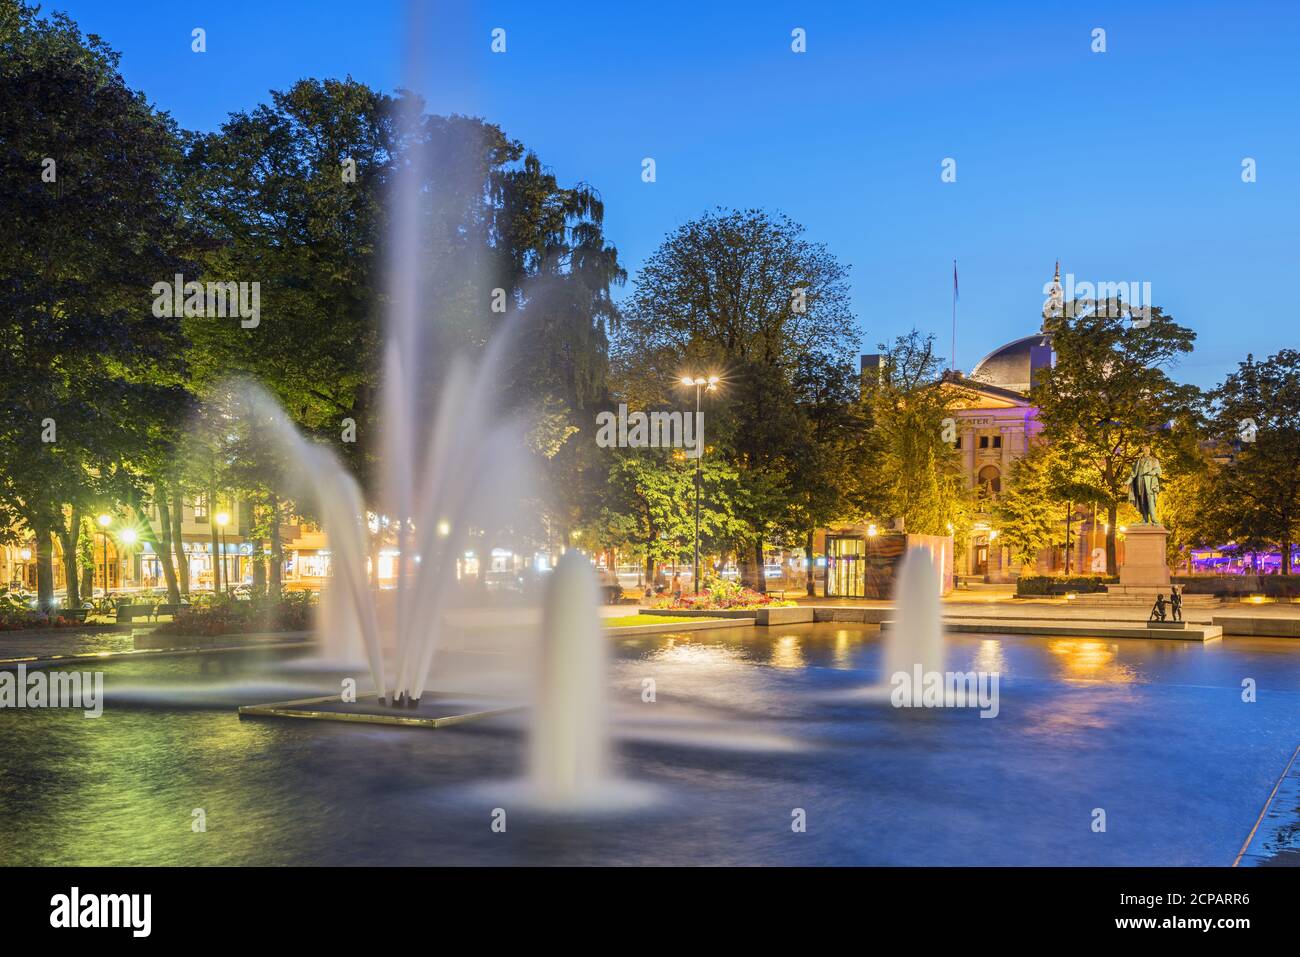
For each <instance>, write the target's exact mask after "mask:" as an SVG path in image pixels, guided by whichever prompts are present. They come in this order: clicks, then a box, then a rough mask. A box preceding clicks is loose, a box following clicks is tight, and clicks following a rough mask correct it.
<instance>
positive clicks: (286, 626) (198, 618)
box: [158, 592, 316, 637]
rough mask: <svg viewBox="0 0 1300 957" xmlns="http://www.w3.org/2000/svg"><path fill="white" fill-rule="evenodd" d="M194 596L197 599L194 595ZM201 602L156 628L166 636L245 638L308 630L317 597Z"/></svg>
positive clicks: (298, 594)
mask: <svg viewBox="0 0 1300 957" xmlns="http://www.w3.org/2000/svg"><path fill="white" fill-rule="evenodd" d="M196 597H197V596H196ZM204 597H205V598H206V600H205V601H203V602H202V603H191V604H190V605H187V606H185V607H184V608H180V609H177V612H176V616H175V618H174V619H173V620H172V621H171V622H170V623H166V624H162V625H159V626H158V632H159V633H160V634H165V635H195V636H202V637H214V636H216V635H246V634H251V633H253V632H259V631H272V632H274V631H308V630H310V628H311V627H312V609H313V608H314V607H315V605H316V596H315V594H313V593H311V592H292V593H287V594H285V595H284V596H283V597H282V598H281V599H280V600H279V601H272V600H271V599H269V598H267V597H265V596H254V597H253V598H252V599H251V600H248V601H240V600H238V599H233V598H227V597H226V596H225V595H217V596H215V597H212V596H204Z"/></svg>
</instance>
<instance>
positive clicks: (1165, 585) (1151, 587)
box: [1106, 525, 1169, 604]
mask: <svg viewBox="0 0 1300 957" xmlns="http://www.w3.org/2000/svg"><path fill="white" fill-rule="evenodd" d="M1168 537H1169V533H1168V532H1167V531H1166V530H1165V527H1164V526H1163V525H1130V526H1129V527H1128V531H1127V532H1125V533H1124V564H1122V565H1120V566H1119V584H1118V585H1109V586H1107V588H1106V597H1107V599H1108V600H1109V601H1111V602H1114V601H1121V602H1133V603H1137V604H1152V603H1154V602H1155V600H1156V595H1164V596H1165V598H1168V597H1169V565H1168V564H1167V562H1166V560H1165V539H1167V538H1168Z"/></svg>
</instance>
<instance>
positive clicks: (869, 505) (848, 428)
mask: <svg viewBox="0 0 1300 957" xmlns="http://www.w3.org/2000/svg"><path fill="white" fill-rule="evenodd" d="M825 361H826V360H825V359H824V358H823V357H822V356H819V355H816V354H810V355H808V356H806V357H805V358H804V360H803V361H802V362H801V364H800V369H799V371H798V372H797V373H796V376H795V394H796V396H797V401H798V408H799V410H800V411H801V412H802V414H803V419H804V425H803V427H802V429H801V430H800V433H799V435H800V438H801V440H802V441H801V447H800V449H799V450H798V451H797V453H796V454H795V455H794V456H793V464H792V467H791V470H790V473H789V485H790V497H789V500H788V501H787V503H786V518H785V519H784V520H783V521H782V523H781V525H782V526H784V528H785V529H786V530H787V531H788V532H789V535H790V538H791V539H792V540H793V541H794V542H796V543H798V544H799V545H800V546H802V547H803V551H804V557H805V559H806V560H807V561H808V562H809V563H810V564H809V568H810V569H811V562H812V559H813V540H814V537H815V534H816V530H817V529H818V528H824V527H826V526H827V525H830V524H831V523H832V522H837V521H853V520H855V519H859V518H862V517H864V516H866V515H868V514H870V513H872V512H874V511H879V510H880V508H881V507H882V505H883V496H882V495H881V491H880V488H881V487H880V485H879V483H878V482H876V481H875V479H876V473H875V470H874V469H871V468H868V467H867V466H868V463H874V462H877V461H878V460H879V457H880V453H881V443H880V435H879V433H878V432H877V430H876V429H875V428H874V427H873V426H874V423H873V421H872V409H871V406H870V405H869V404H868V403H866V402H863V401H862V388H861V379H860V377H859V376H857V375H855V374H854V371H853V368H852V366H851V365H839V366H837V367H834V368H826V366H825ZM805 588H806V591H807V594H808V596H809V597H812V596H814V595H815V594H816V581H815V578H814V576H813V575H812V574H811V572H810V573H809V574H808V576H807V578H806V580H805Z"/></svg>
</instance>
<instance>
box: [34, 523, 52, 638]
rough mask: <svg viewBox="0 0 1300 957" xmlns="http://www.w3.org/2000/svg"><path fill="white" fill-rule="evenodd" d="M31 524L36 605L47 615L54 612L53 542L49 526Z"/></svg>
mask: <svg viewBox="0 0 1300 957" xmlns="http://www.w3.org/2000/svg"><path fill="white" fill-rule="evenodd" d="M31 524H32V532H33V533H34V534H35V536H36V554H35V558H36V604H37V607H38V608H40V610H41V611H43V612H45V613H46V614H47V615H48V614H49V613H50V612H52V611H53V610H54V540H53V538H52V537H51V531H50V527H49V525H47V524H45V523H44V522H32V523H31Z"/></svg>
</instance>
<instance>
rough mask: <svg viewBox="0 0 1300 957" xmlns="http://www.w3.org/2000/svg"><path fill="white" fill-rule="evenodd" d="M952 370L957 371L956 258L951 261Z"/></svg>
mask: <svg viewBox="0 0 1300 957" xmlns="http://www.w3.org/2000/svg"><path fill="white" fill-rule="evenodd" d="M952 371H953V372H956V371H957V260H955V259H954V260H953V261H952Z"/></svg>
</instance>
